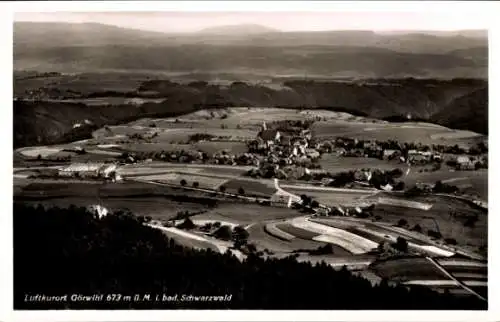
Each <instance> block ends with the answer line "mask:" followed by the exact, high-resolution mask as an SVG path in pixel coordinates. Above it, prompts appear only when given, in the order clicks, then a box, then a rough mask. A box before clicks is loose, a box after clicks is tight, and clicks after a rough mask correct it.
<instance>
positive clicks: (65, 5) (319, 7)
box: [0, 1, 500, 322]
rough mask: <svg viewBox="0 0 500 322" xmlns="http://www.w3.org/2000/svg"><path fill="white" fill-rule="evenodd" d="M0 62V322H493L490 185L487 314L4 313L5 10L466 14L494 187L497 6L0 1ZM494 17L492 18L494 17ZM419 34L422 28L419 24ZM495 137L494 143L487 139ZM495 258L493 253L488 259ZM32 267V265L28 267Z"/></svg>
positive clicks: (8, 61)
mask: <svg viewBox="0 0 500 322" xmlns="http://www.w3.org/2000/svg"><path fill="white" fill-rule="evenodd" d="M0 7H1V9H0V15H1V19H0V23H1V26H0V27H1V32H2V37H1V40H2V42H3V44H2V45H3V46H2V47H1V48H2V50H1V51H0V55H1V58H2V60H1V62H2V67H4V68H2V73H1V77H2V80H1V86H0V91H1V94H2V95H1V96H0V97H1V99H2V102H3V104H2V105H1V107H0V111H1V113H2V117H1V118H0V120H1V122H2V123H4V124H2V127H1V128H2V129H3V130H4V131H5V132H4V133H7V135H4V137H3V139H2V140H0V142H1V144H2V148H3V149H2V151H8V153H6V154H5V155H4V158H2V159H1V162H2V175H3V177H2V179H3V180H2V181H1V182H2V194H0V196H1V198H2V200H1V201H2V203H1V204H2V205H3V206H4V207H5V208H4V210H3V211H2V212H1V216H0V229H1V230H2V231H1V232H0V238H1V242H0V251H1V256H2V257H1V258H2V259H3V260H2V264H1V265H0V292H1V293H0V294H1V295H0V314H1V315H0V321H30V322H31V321H140V320H147V321H161V320H172V321H203V320H210V321H237V320H244V321H251V320H260V321H270V320H274V321H312V320H314V321H365V320H366V321H426V320H428V321H476V322H480V321H495V320H497V321H498V320H500V314H499V312H500V305H499V304H500V303H499V294H498V293H499V289H498V285H500V283H499V279H498V278H497V275H496V274H495V273H496V272H500V269H499V267H500V265H499V261H500V259H499V258H498V242H499V240H498V236H499V234H498V233H496V230H497V227H500V218H499V216H500V212H499V211H498V210H500V209H499V207H498V203H496V200H495V198H494V197H495V192H496V187H490V197H489V207H490V210H489V213H490V214H491V215H490V217H489V227H490V229H489V272H490V274H489V288H490V295H489V310H488V312H462V311H458V312H457V311H453V312H446V311H435V312H432V311H350V312H349V311H73V312H69V311H59V312H54V311H35V312H13V311H12V229H11V227H12V172H11V170H12V161H11V160H12V157H11V156H12V154H11V153H12V100H11V97H12V72H11V71H12V13H13V12H15V11H17V12H50V11H191V12H195V11H212V12H214V11H226V12H227V11H254V12H256V11H260V12H263V11H281V12H283V11H289V12H292V11H294V12H298V11H309V12H314V11H334V10H335V11H351V12H353V11H357V12H376V11H379V12H381V11H385V12H387V11H400V12H401V11H405V12H424V13H425V12H442V13H447V14H449V15H451V16H453V15H456V14H458V13H461V14H464V13H466V14H468V15H469V18H470V19H477V21H479V22H480V23H481V25H482V26H484V28H485V29H489V31H490V78H489V84H490V89H491V90H490V99H489V104H490V107H491V108H490V137H491V139H490V140H489V141H490V145H489V146H490V169H489V171H490V172H489V173H490V178H489V182H491V183H493V184H496V183H497V182H500V172H499V171H498V169H497V168H496V167H495V165H496V164H498V163H497V162H496V161H499V162H500V158H499V154H498V152H499V149H498V148H499V147H498V144H496V142H500V141H499V140H498V139H500V138H498V133H499V132H498V131H497V128H496V125H497V124H498V123H496V121H498V120H499V118H498V116H499V113H500V112H498V109H499V108H500V101H499V95H498V89H499V88H500V83H499V75H500V68H499V63H498V61H497V60H498V57H499V56H500V48H499V45H500V39H499V38H500V31H499V30H498V28H497V25H496V21H495V20H496V19H495V18H496V16H498V15H499V14H498V13H499V12H500V3H497V2H475V1H473V2H456V1H444V2H435V1H425V2H424V1H422V2H417V1H413V2H403V1H401V2H397V1H387V2H380V1H373V2H371V1H358V2H357V1H342V2H326V1H311V2H305V1H301V2H299V1H292V2H286V3H285V2H281V1H265V2H264V1H261V2H251V1H223V2H221V1H219V2H208V1H198V2H192V1H166V2H156V1H153V2H119V1H112V2H76V1H75V2H44V1H39V2H38V1H36V2H17V3H14V2H10V3H5V2H3V3H1V4H0ZM497 19H498V18H497ZM422 29H425V26H423V28H422ZM495 138H496V140H495ZM493 254H496V255H497V256H493ZM34 269H36V268H34Z"/></svg>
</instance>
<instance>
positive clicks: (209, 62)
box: [14, 22, 488, 78]
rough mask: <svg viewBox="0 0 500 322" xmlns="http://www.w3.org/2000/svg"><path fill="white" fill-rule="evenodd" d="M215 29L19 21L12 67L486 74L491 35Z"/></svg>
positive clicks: (247, 27)
mask: <svg viewBox="0 0 500 322" xmlns="http://www.w3.org/2000/svg"><path fill="white" fill-rule="evenodd" d="M214 28H215V29H214ZM214 28H211V29H209V30H208V32H207V30H205V32H207V33H203V32H200V33H193V34H174V33H170V34H167V33H161V32H152V31H143V30H134V29H127V28H120V27H116V26H109V25H102V24H95V23H93V24H87V23H83V24H70V23H39V22H28V23H26V22H16V23H14V69H16V70H23V69H25V70H38V71H60V72H81V71H106V70H143V71H154V72H157V71H162V72H176V73H177V72H188V73H191V72H197V73H200V72H217V73H234V72H237V71H245V72H246V73H248V72H255V73H257V74H263V73H267V74H269V75H291V76H298V75H302V76H303V75H307V74H313V75H319V76H329V77H331V76H334V77H345V76H348V77H361V78H366V77H370V78H371V77H375V78H381V77H397V78H400V77H428V78H435V77H437V78H455V77H461V78H487V71H488V59H487V58H488V57H487V53H488V47H487V39H486V40H485V39H480V38H467V37H463V36H450V37H438V36H432V35H427V34H405V35H396V36H394V35H379V34H377V33H375V32H373V31H362V30H361V31H356V30H350V31H322V32H271V31H269V30H268V28H267V27H261V26H259V25H240V26H232V27H227V26H222V27H214ZM221 31H224V32H226V34H219V33H218V32H221ZM264 31H265V32H264ZM245 32H246V34H242V33H245Z"/></svg>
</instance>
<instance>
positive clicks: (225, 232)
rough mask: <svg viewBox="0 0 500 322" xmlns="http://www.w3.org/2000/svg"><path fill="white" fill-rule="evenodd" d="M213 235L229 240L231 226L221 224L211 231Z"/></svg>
mask: <svg viewBox="0 0 500 322" xmlns="http://www.w3.org/2000/svg"><path fill="white" fill-rule="evenodd" d="M213 236H214V237H215V238H217V239H222V240H231V237H232V231H231V227H229V226H225V225H224V226H221V227H220V228H219V229H217V230H216V231H215V232H214V233H213Z"/></svg>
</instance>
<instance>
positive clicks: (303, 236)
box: [276, 223, 320, 240]
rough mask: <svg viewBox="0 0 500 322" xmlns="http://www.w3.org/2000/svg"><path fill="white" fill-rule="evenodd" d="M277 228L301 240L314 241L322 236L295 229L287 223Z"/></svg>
mask: <svg viewBox="0 0 500 322" xmlns="http://www.w3.org/2000/svg"><path fill="white" fill-rule="evenodd" d="M276 226H277V227H278V229H280V230H282V231H284V232H286V233H288V234H290V235H292V236H295V237H297V238H301V239H306V240H312V239H313V238H314V237H316V236H319V235H320V234H318V233H315V232H311V231H309V230H305V229H301V228H297V227H294V226H292V225H290V224H287V223H282V224H278V225H276Z"/></svg>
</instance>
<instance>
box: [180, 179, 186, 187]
mask: <svg viewBox="0 0 500 322" xmlns="http://www.w3.org/2000/svg"><path fill="white" fill-rule="evenodd" d="M185 185H187V181H186V180H184V179H182V180H181V186H183V187H184V186H185Z"/></svg>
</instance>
